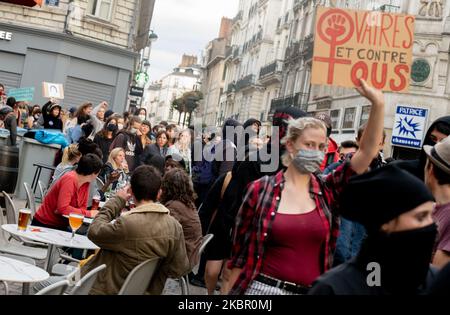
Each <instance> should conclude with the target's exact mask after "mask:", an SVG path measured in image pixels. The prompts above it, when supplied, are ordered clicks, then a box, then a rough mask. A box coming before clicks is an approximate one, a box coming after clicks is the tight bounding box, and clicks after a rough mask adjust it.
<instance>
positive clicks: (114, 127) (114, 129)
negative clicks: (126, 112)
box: [106, 124, 117, 132]
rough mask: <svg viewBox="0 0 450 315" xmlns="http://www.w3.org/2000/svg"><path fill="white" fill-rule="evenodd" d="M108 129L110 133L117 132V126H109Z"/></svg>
mask: <svg viewBox="0 0 450 315" xmlns="http://www.w3.org/2000/svg"><path fill="white" fill-rule="evenodd" d="M106 128H107V129H108V131H111V132H114V131H116V130H117V125H114V124H108V126H107V127H106Z"/></svg>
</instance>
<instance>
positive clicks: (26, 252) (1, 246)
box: [0, 214, 47, 260]
mask: <svg viewBox="0 0 450 315" xmlns="http://www.w3.org/2000/svg"><path fill="white" fill-rule="evenodd" d="M3 224H6V222H5V219H4V217H3V215H2V214H0V226H2V225H3ZM0 230H1V231H0V253H5V254H13V255H18V256H25V257H29V258H33V259H36V260H44V259H45V258H46V257H47V249H45V248H37V247H30V246H24V245H22V244H14V243H12V242H10V241H9V240H8V234H7V233H6V232H5V231H4V230H3V229H0Z"/></svg>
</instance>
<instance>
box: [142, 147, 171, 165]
mask: <svg viewBox="0 0 450 315" xmlns="http://www.w3.org/2000/svg"><path fill="white" fill-rule="evenodd" d="M139 142H141V141H139ZM161 151H162V152H161ZM166 154H167V147H164V148H163V149H162V150H161V149H160V148H159V147H158V145H157V144H155V143H153V144H150V145H148V146H146V147H145V149H144V150H143V153H142V155H141V157H140V162H141V164H146V165H151V163H150V161H151V159H152V158H153V157H154V156H160V157H163V158H165V157H166Z"/></svg>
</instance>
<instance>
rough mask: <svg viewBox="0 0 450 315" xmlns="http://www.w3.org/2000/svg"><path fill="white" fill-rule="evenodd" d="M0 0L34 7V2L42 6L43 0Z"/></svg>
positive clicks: (0, 0)
mask: <svg viewBox="0 0 450 315" xmlns="http://www.w3.org/2000/svg"><path fill="white" fill-rule="evenodd" d="M0 2H7V3H12V4H18V5H23V6H26V7H34V6H35V5H36V4H38V5H39V6H42V2H43V0H0Z"/></svg>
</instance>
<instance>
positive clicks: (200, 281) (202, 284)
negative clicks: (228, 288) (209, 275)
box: [189, 276, 220, 291]
mask: <svg viewBox="0 0 450 315" xmlns="http://www.w3.org/2000/svg"><path fill="white" fill-rule="evenodd" d="M189 283H190V284H191V285H193V286H196V287H201V288H205V289H206V284H205V280H203V279H201V278H198V277H196V276H194V277H189ZM216 291H220V286H219V285H216Z"/></svg>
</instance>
